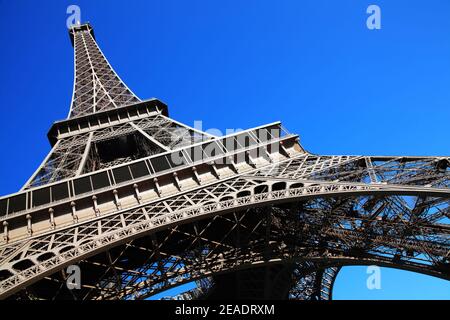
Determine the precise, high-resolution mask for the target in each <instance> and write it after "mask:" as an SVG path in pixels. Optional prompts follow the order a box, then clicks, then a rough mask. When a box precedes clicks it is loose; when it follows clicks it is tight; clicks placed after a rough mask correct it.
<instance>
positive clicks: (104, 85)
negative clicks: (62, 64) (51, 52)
mask: <svg viewBox="0 0 450 320" xmlns="http://www.w3.org/2000/svg"><path fill="white" fill-rule="evenodd" d="M71 37H72V41H73V46H74V49H75V81H74V92H73V98H72V104H71V108H70V116H71V117H73V116H79V115H83V114H87V113H93V112H97V111H101V110H107V109H111V108H117V107H120V106H124V105H127V104H132V103H135V102H138V101H140V100H139V99H138V98H137V97H136V96H135V95H134V93H133V92H131V90H130V89H128V87H127V86H126V85H125V84H124V83H123V82H122V80H121V79H120V78H119V76H118V75H117V74H116V73H115V72H114V70H113V69H112V67H111V65H110V64H109V63H108V60H106V58H105V56H104V55H103V53H102V52H101V50H100V48H99V47H98V45H97V43H96V42H95V39H94V35H93V30H92V28H91V27H90V26H88V25H83V26H79V27H74V28H73V29H72V30H71Z"/></svg>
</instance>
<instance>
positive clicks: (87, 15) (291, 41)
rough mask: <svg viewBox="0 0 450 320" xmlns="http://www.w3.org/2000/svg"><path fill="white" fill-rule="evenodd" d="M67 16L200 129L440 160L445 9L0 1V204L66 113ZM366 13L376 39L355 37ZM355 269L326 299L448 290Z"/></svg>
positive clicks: (69, 75) (394, 4)
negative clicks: (249, 131) (281, 132)
mask: <svg viewBox="0 0 450 320" xmlns="http://www.w3.org/2000/svg"><path fill="white" fill-rule="evenodd" d="M70 4H77V5H79V6H80V7H81V18H82V20H83V21H90V22H91V23H92V25H93V27H94V29H95V33H96V37H97V40H98V43H99V45H100V46H101V48H102V50H103V51H104V52H105V54H106V56H107V58H108V59H109V61H110V63H111V64H112V65H113V67H114V68H115V69H116V71H117V72H118V73H119V75H120V76H121V78H122V79H123V80H124V81H125V82H126V83H127V84H128V86H129V87H130V88H131V89H132V90H133V91H134V92H135V93H136V94H137V95H138V96H139V97H141V98H150V97H158V98H159V99H161V100H162V101H165V102H166V103H167V104H168V105H169V112H170V115H171V116H172V117H173V118H175V119H177V120H179V121H182V122H184V123H187V124H189V125H193V122H194V121H195V120H202V121H203V128H204V129H209V128H218V129H220V130H222V131H223V132H224V131H225V129H226V128H250V127H253V126H257V125H261V124H264V123H268V122H272V121H276V120H280V121H282V122H283V124H284V125H285V126H286V127H287V128H288V129H289V130H290V131H291V132H295V133H298V134H300V137H301V143H302V144H303V145H304V146H305V147H306V148H307V149H308V150H309V151H311V152H314V153H321V154H383V155H449V154H450V148H449V136H450V134H449V129H448V127H449V120H450V2H449V1H448V0H427V1H425V0H421V1H418V0H416V1H412V0H396V1H381V0H372V1H362V0H361V1H359V0H340V1H330V0H310V1H299V0H293V1H275V0H271V1H262V0H245V1H242V0H227V1H218V0H217V1H211V0H203V1H196V0H191V1H173V0H159V1H155V0H153V1H123V2H122V3H120V2H119V1H106V0H96V1H75V0H71V1H62V0H48V1H45V2H36V1H24V0H15V1H7V0H0V43H1V44H2V46H1V50H0V56H1V59H0V119H2V121H1V126H0V136H1V147H2V150H3V156H2V157H0V194H7V193H12V192H15V191H17V190H18V189H19V188H20V187H21V186H22V184H23V183H24V182H25V181H26V180H27V178H28V177H29V176H30V175H31V174H32V172H33V171H34V170H35V169H36V167H37V166H38V165H39V163H40V162H41V161H42V159H43V158H44V157H45V155H46V153H47V152H48V150H49V144H48V142H47V140H46V133H47V130H48V129H49V127H50V125H51V123H52V122H53V121H54V120H57V119H62V118H65V117H66V116H67V113H68V110H69V104H70V98H71V95H72V86H73V83H72V81H73V51H72V46H71V45H70V41H69V36H68V34H67V30H66V27H65V21H66V18H67V15H66V8H67V6H68V5H70ZM369 4H377V5H379V6H380V7H381V11H382V29H381V30H376V31H370V30H368V29H367V28H366V18H367V14H366V8H367V7H368V5H369ZM365 270H366V269H365V267H351V268H346V269H344V271H343V272H342V273H341V274H340V275H339V277H338V279H337V282H336V287H335V298H338V299H340V298H363V299H372V298H373V299H375V298H377V299H379V298H386V299H389V298H446V299H450V283H449V282H444V281H442V280H438V279H433V278H430V277H426V276H420V275H415V274H411V273H408V272H403V271H396V270H390V269H383V270H382V289H381V290H368V289H366V286H365V283H366V279H367V275H366V272H365Z"/></svg>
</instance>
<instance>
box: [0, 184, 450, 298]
mask: <svg viewBox="0 0 450 320" xmlns="http://www.w3.org/2000/svg"><path fill="white" fill-rule="evenodd" d="M412 189H414V190H412ZM415 189H417V188H415V187H414V188H409V187H403V186H402V187H401V188H392V187H389V188H384V186H380V185H376V186H372V185H361V184H347V185H343V184H338V185H319V186H308V187H301V188H297V189H290V190H289V189H288V190H280V191H271V192H267V193H264V194H258V195H252V194H251V193H250V191H247V193H246V194H248V193H250V194H249V195H246V196H243V197H241V198H237V199H233V200H225V201H219V200H217V203H214V204H210V205H204V206H202V207H201V209H199V208H198V207H195V206H194V207H193V208H189V207H188V208H185V209H183V210H179V211H176V212H173V213H171V214H168V215H164V216H161V217H160V216H156V217H154V219H151V220H150V221H148V220H146V221H142V222H137V223H136V224H132V225H130V226H128V227H124V228H120V229H119V230H118V231H117V232H114V233H107V234H105V235H103V236H102V237H96V238H95V239H93V241H88V242H85V243H83V244H81V245H80V243H81V240H80V242H79V243H78V244H77V245H76V246H75V247H74V248H72V249H68V250H67V251H66V252H63V253H62V254H60V255H59V256H56V257H53V258H51V259H49V260H47V261H45V262H43V263H42V264H41V265H39V266H34V267H31V268H29V269H27V270H26V277H23V274H20V275H22V277H20V275H14V276H12V277H11V278H9V279H5V280H4V281H2V288H3V292H2V293H1V295H2V296H5V295H10V294H12V293H14V292H16V291H17V290H19V289H20V288H22V287H24V286H26V285H29V284H31V283H33V282H35V281H37V280H39V279H41V278H42V277H44V276H46V275H50V274H52V273H54V272H55V271H57V270H61V268H63V267H64V266H66V265H68V264H70V263H72V262H73V261H79V260H81V259H86V258H88V257H90V256H93V255H95V254H96V253H99V252H102V251H105V250H108V248H112V247H115V246H118V245H120V244H123V243H125V242H127V241H131V240H133V239H136V238H140V237H142V236H146V235H148V234H151V233H154V232H157V231H161V230H165V229H169V228H172V227H174V226H176V225H184V224H190V222H192V221H198V220H204V219H206V218H211V217H216V216H222V215H225V214H227V213H230V212H235V211H237V210H241V211H242V210H244V209H246V208H248V207H251V208H257V207H262V206H267V205H280V204H282V203H291V204H294V203H298V201H299V200H302V201H303V202H304V201H311V200H312V201H314V200H317V199H326V198H331V199H339V198H342V199H346V198H347V197H365V196H370V195H372V194H377V193H379V192H381V193H382V194H383V195H384V196H386V194H399V193H400V194H403V193H406V194H411V193H413V194H414V193H417V194H420V192H417V190H415ZM241 192H242V191H241ZM437 192H438V193H439V194H445V192H448V191H445V192H444V191H439V190H438V191H437ZM106 218H107V217H105V219H106ZM342 218H345V219H347V220H348V219H350V217H349V215H347V214H346V215H343V216H342ZM380 221H381V222H379V224H389V223H393V222H392V221H383V220H380ZM377 223H378V222H377ZM308 228H310V226H309V227H308ZM331 231H332V232H331ZM331 231H330V232H331V233H330V234H329V236H330V237H336V238H339V237H340V236H342V234H340V233H342V232H345V233H346V235H347V236H350V237H354V238H355V239H356V240H358V239H359V238H358V236H357V235H356V234H353V233H354V232H355V231H354V230H331ZM375 240H376V241H377V239H375ZM84 241H85V240H83V242H84ZM358 241H361V240H358ZM381 243H382V241H381ZM394 245H396V246H400V245H401V246H402V247H406V248H408V247H411V248H414V245H415V244H414V243H412V242H411V243H409V242H404V243H401V244H394ZM422 245H423V244H422ZM433 250H440V248H437V247H436V248H434V247H433ZM441 251H442V250H441ZM416 270H417V271H423V270H421V269H420V268H417V269H416ZM425 272H427V271H426V270H425ZM437 274H439V272H435V273H433V275H437Z"/></svg>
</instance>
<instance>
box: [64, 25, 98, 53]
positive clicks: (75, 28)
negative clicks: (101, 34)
mask: <svg viewBox="0 0 450 320" xmlns="http://www.w3.org/2000/svg"><path fill="white" fill-rule="evenodd" d="M80 31H89V33H90V34H91V35H92V38H94V40H95V35H94V28H92V26H91V24H90V23H89V22H86V23H83V24H79V25H74V26H72V27H71V28H70V29H69V36H70V42H72V47H73V46H74V35H75V33H77V32H80Z"/></svg>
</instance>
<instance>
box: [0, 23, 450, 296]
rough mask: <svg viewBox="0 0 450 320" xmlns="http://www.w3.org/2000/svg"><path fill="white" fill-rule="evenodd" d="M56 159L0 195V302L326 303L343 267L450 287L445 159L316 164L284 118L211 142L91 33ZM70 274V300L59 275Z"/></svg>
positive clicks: (82, 34)
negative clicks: (119, 68) (143, 92)
mask: <svg viewBox="0 0 450 320" xmlns="http://www.w3.org/2000/svg"><path fill="white" fill-rule="evenodd" d="M69 34H70V39H71V42H72V45H73V47H74V52H75V80H74V89H73V97H72V103H71V107H70V113H69V116H68V118H67V119H65V120H62V121H56V122H54V123H53V125H52V126H51V128H50V130H49V132H48V138H49V141H50V144H51V151H50V152H49V154H48V156H47V157H46V158H45V159H44V161H43V162H42V164H41V165H40V166H39V168H38V169H37V170H36V172H35V173H34V174H33V175H32V176H31V178H30V179H29V180H28V181H27V182H26V183H25V185H24V186H23V188H22V189H21V190H20V191H19V192H17V193H14V194H11V195H7V196H4V197H2V198H0V219H1V225H2V227H3V229H2V234H1V239H0V298H2V299H49V300H51V299H77V300H92V299H95V300H99V299H146V298H149V297H152V296H154V295H156V294H159V293H161V294H164V293H163V292H164V291H166V290H168V289H170V288H174V287H176V286H179V285H182V284H187V283H190V284H191V286H190V288H192V289H189V290H187V291H185V292H183V293H180V294H178V295H176V296H172V297H167V298H168V299H221V298H231V299H249V298H251V299H306V300H327V299H331V298H332V289H333V284H334V281H335V279H336V275H337V274H338V272H339V270H340V268H341V267H343V266H348V265H378V266H387V267H392V268H398V269H403V270H409V271H413V272H418V273H422V274H427V275H431V276H435V277H439V278H442V279H446V280H450V257H449V255H450V226H449V222H450V220H449V219H450V209H449V208H450V207H449V203H450V184H449V182H450V179H449V178H450V157H448V156H435V157H423V156H359V155H356V156H355V155H347V156H346V155H317V154H312V153H310V152H308V151H307V150H305V149H304V148H303V147H302V145H301V144H300V143H299V137H298V135H296V134H292V133H289V132H288V131H287V130H286V129H285V128H284V127H283V126H282V125H281V123H280V122H275V123H270V124H266V125H262V126H260V127H256V128H252V129H248V130H244V131H240V132H236V133H233V134H229V135H226V136H215V135H211V134H208V133H207V132H203V131H200V130H197V129H195V128H192V127H190V126H187V125H185V124H183V123H180V122H177V121H176V120H174V119H172V118H170V117H169V113H168V107H167V105H166V104H164V103H163V102H161V101H160V100H158V99H149V100H141V99H139V98H138V97H137V96H136V95H135V94H134V93H133V92H132V91H131V90H130V89H129V88H128V87H127V86H126V85H125V84H124V82H123V81H122V80H121V79H120V78H119V76H118V75H117V74H116V73H115V72H114V70H113V68H112V67H111V65H110V64H109V63H108V61H107V60H106V58H105V56H104V55H103V53H102V51H101V50H100V48H99V47H98V45H97V42H96V39H95V35H94V31H93V28H92V27H91V25H89V24H82V25H77V26H74V27H72V28H71V29H70V31H69ZM71 265H77V266H78V267H79V268H80V270H81V281H80V288H75V289H73V288H72V289H69V288H68V286H67V279H68V277H69V272H68V271H67V267H68V266H71Z"/></svg>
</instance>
